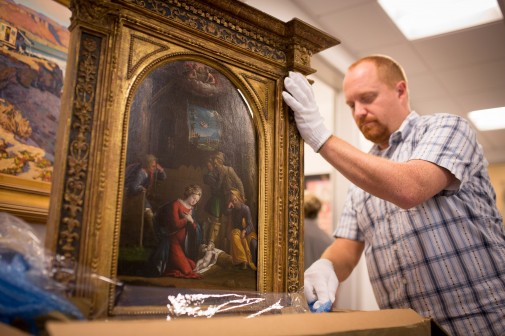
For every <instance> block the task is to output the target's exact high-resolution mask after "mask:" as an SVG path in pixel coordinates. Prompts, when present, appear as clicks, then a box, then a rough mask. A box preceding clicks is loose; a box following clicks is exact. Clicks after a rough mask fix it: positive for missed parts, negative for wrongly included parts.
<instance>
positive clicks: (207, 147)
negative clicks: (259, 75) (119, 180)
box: [117, 60, 258, 306]
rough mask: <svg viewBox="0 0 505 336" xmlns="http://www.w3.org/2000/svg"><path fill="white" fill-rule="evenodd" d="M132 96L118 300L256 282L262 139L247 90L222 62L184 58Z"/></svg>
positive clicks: (132, 301)
mask: <svg viewBox="0 0 505 336" xmlns="http://www.w3.org/2000/svg"><path fill="white" fill-rule="evenodd" d="M132 97H133V98H132V100H131V104H130V111H129V115H128V118H127V119H128V120H127V123H128V139H127V141H126V146H127V148H126V160H125V161H126V163H125V169H124V189H123V190H124V193H123V194H124V197H123V200H122V202H123V203H122V214H121V226H120V230H119V231H120V237H119V256H118V266H117V277H118V280H119V281H121V282H122V283H124V284H125V286H123V287H122V292H121V293H120V294H121V295H119V296H118V297H119V300H118V304H119V305H124V306H128V305H156V304H161V305H165V304H166V302H165V301H166V297H167V296H166V294H167V293H170V290H172V291H174V290H175V291H177V292H181V291H183V292H186V293H199V292H202V291H212V290H217V291H222V290H224V291H255V290H256V289H257V288H256V287H257V285H256V283H257V280H256V279H257V273H256V271H257V254H258V227H257V220H258V219H257V217H258V204H257V199H258V162H257V156H258V153H257V151H258V149H257V148H258V146H257V139H256V137H257V136H256V131H255V127H254V124H253V120H252V113H251V111H250V110H249V107H248V104H247V103H246V102H245V101H244V100H243V96H242V95H241V93H240V92H239V91H238V90H237V88H236V87H235V86H234V85H233V83H232V82H231V81H230V79H228V78H227V77H226V76H225V75H224V74H223V73H222V72H220V71H218V70H217V69H215V68H214V67H211V66H209V65H207V64H204V63H201V62H197V61H194V60H177V61H172V62H169V63H165V64H163V65H160V66H158V67H157V68H155V69H154V70H152V71H151V72H150V73H149V74H148V75H146V76H145V78H144V79H143V80H142V81H141V83H140V84H138V86H137V88H136V91H135V93H134V94H133V96H132ZM160 293H162V294H160Z"/></svg>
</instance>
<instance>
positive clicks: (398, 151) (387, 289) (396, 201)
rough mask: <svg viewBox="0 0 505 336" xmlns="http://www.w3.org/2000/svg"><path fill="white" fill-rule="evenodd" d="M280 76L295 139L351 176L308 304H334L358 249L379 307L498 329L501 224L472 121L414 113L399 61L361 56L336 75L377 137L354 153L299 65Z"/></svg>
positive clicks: (310, 281)
mask: <svg viewBox="0 0 505 336" xmlns="http://www.w3.org/2000/svg"><path fill="white" fill-rule="evenodd" d="M284 84H285V88H286V90H287V91H285V92H283V98H284V100H285V102H286V103H287V104H288V105H289V106H290V107H291V109H292V110H293V111H294V115H295V121H296V124H297V127H298V130H299V131H300V134H301V136H302V137H303V139H304V140H305V141H306V142H307V143H308V144H309V145H310V146H311V147H312V149H313V150H314V151H315V152H319V153H320V154H321V156H322V157H323V158H325V159H326V160H327V161H328V162H329V163H330V164H331V165H332V166H333V167H335V168H336V169H337V170H338V171H339V172H340V173H342V174H343V175H344V176H345V177H346V178H347V179H349V180H350V181H351V182H352V183H353V186H352V187H351V188H350V190H349V193H348V197H347V200H346V203H345V206H344V210H343V213H342V216H341V219H340V222H339V225H338V226H337V228H336V230H335V233H334V236H335V237H336V239H335V241H334V242H333V243H332V245H330V247H328V248H327V249H326V251H325V252H324V253H323V255H322V256H321V259H319V260H317V261H316V262H314V263H313V264H312V265H311V266H310V267H309V268H308V269H307V270H306V271H305V280H304V291H305V295H306V297H307V300H308V301H309V304H310V305H312V309H313V310H316V311H326V310H329V309H330V308H331V304H332V302H333V301H334V300H335V293H336V290H337V287H338V284H339V282H342V281H344V280H345V279H346V278H347V277H348V276H349V275H350V273H351V272H352V270H353V269H354V267H355V266H356V264H357V263H358V261H359V259H360V256H361V254H362V253H363V252H364V253H365V259H366V263H367V267H368V273H369V276H370V281H371V284H372V288H373V291H374V293H375V297H376V299H377V302H378V304H379V307H380V308H382V309H387V308H411V309H413V310H415V311H416V312H417V313H418V314H420V315H422V316H425V317H431V318H433V319H434V320H435V321H436V322H437V323H438V324H439V325H441V326H442V327H443V328H444V329H446V330H447V332H448V333H449V334H451V335H505V228H504V226H503V218H502V216H501V215H500V213H499V211H498V209H497V207H496V195H495V192H494V189H493V187H492V185H491V183H490V180H489V176H488V172H487V161H486V159H485V157H484V153H483V152H482V148H481V146H480V145H479V144H478V143H477V140H476V135H475V132H474V131H473V130H472V128H471V127H470V125H469V123H468V122H467V121H466V120H465V119H463V118H461V117H458V116H455V115H450V114H434V115H429V116H420V115H418V114H417V113H416V112H414V111H412V110H411V109H410V103H409V90H408V82H407V78H406V76H405V73H404V71H403V69H402V67H401V66H400V65H399V64H398V63H397V62H396V61H394V60H393V59H391V58H390V57H387V56H382V55H372V56H368V57H364V58H362V59H360V60H358V61H356V62H355V63H353V64H352V65H351V66H350V67H349V69H348V72H347V74H346V75H345V78H344V81H343V91H344V96H345V101H346V103H347V105H348V106H349V107H350V109H351V113H352V115H353V118H354V120H355V122H356V124H357V126H358V128H359V129H360V131H361V132H362V133H363V135H364V136H365V137H366V138H367V139H368V140H370V141H372V142H373V143H374V146H373V147H372V149H371V150H370V152H369V153H363V152H361V151H360V150H358V149H357V148H355V147H353V146H351V145H350V144H348V143H347V142H345V141H344V140H342V139H340V138H338V137H337V136H334V135H332V134H331V132H330V131H329V130H327V129H326V128H325V126H324V123H323V119H322V117H321V115H320V113H319V111H318V106H317V104H316V101H315V99H314V95H313V92H312V89H311V86H310V84H309V83H308V81H307V80H306V79H305V77H304V76H302V75H301V74H299V73H295V72H291V73H290V74H289V76H288V77H286V78H285V80H284Z"/></svg>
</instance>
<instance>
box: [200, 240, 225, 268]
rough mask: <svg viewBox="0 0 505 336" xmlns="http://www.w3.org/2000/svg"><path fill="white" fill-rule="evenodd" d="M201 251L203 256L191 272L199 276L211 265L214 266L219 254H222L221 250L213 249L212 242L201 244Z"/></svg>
mask: <svg viewBox="0 0 505 336" xmlns="http://www.w3.org/2000/svg"><path fill="white" fill-rule="evenodd" d="M202 250H203V252H204V255H203V257H202V258H200V259H199V260H198V261H197V262H196V266H195V268H194V269H193V272H195V273H200V274H202V273H204V272H206V271H208V270H209V269H210V268H211V267H212V266H213V265H215V264H216V262H217V257H218V255H219V253H220V252H222V251H221V250H219V249H216V248H215V246H214V242H212V241H210V242H209V244H207V245H205V244H203V245H202Z"/></svg>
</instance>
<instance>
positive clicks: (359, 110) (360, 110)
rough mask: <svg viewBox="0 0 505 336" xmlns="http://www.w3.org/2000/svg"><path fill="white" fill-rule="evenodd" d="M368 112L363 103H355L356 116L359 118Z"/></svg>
mask: <svg viewBox="0 0 505 336" xmlns="http://www.w3.org/2000/svg"><path fill="white" fill-rule="evenodd" d="M367 113H368V112H367V110H366V108H365V106H364V105H363V104H359V103H356V104H355V105H354V118H356V119H357V120H359V119H362V118H364V117H365V116H366V115H367Z"/></svg>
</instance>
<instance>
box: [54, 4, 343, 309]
mask: <svg viewBox="0 0 505 336" xmlns="http://www.w3.org/2000/svg"><path fill="white" fill-rule="evenodd" d="M69 7H70V9H71V10H72V24H71V27H70V30H71V47H70V48H69V57H68V61H67V71H66V74H67V75H66V78H65V86H64V92H63V98H62V111H61V119H60V125H59V129H58V139H57V153H58V156H57V157H56V162H55V172H54V181H53V184H52V191H51V195H52V196H51V197H52V199H51V204H50V209H49V223H48V234H47V239H46V241H47V246H48V248H50V249H51V250H52V251H54V252H55V253H56V254H57V255H58V256H59V259H60V264H61V266H62V267H61V268H60V269H58V271H57V272H56V274H55V277H56V278H57V279H58V280H59V281H60V282H62V283H64V284H65V285H66V288H67V289H68V294H69V295H70V296H71V297H72V298H74V299H75V300H77V301H81V302H83V303H85V304H83V306H84V305H85V306H86V307H87V311H86V312H85V313H86V314H87V316H89V317H90V318H98V317H112V316H124V315H139V314H146V315H147V314H163V313H166V309H167V308H166V305H163V304H161V305H158V304H151V303H138V302H137V303H135V302H134V303H128V304H119V303H118V301H117V295H118V284H119V281H122V280H123V278H122V275H123V270H122V267H123V266H124V265H123V258H124V255H125V254H124V251H125V250H124V248H125V246H124V244H123V243H124V242H125V241H126V239H127V238H124V235H125V233H124V231H125V228H126V224H125V216H126V215H125V214H126V213H127V211H129V210H130V209H127V208H128V207H125V206H124V204H125V202H126V201H125V199H126V197H128V192H127V190H128V186H127V185H128V177H127V175H128V169H129V167H130V166H131V165H130V163H131V162H130V161H132V160H131V157H132V155H133V154H132V151H133V148H137V147H139V148H141V144H143V143H149V141H151V142H150V143H149V144H148V145H146V146H150V147H142V148H149V149H150V150H153V148H154V151H156V150H158V153H157V156H158V157H159V162H160V163H163V164H164V165H166V166H167V167H164V168H163V169H164V171H165V173H166V175H168V178H167V180H168V181H169V182H164V183H165V185H166V186H169V187H167V189H163V190H164V191H163V192H164V193H165V194H167V195H169V196H166V197H165V196H163V197H165V198H166V199H165V201H166V200H169V199H172V198H174V199H175V198H177V197H176V196H174V195H176V194H172V192H173V193H175V191H174V190H182V189H181V188H182V185H181V186H179V184H178V183H179V182H178V181H175V180H174V179H173V178H172V180H171V176H177V179H176V180H184V179H187V180H188V181H189V180H191V179H192V180H193V181H197V182H198V183H197V184H200V185H202V187H203V188H202V189H203V194H202V196H201V197H202V202H203V200H204V199H205V200H206V199H207V198H209V194H210V191H209V190H210V189H208V188H207V187H206V186H205V185H204V184H203V183H202V182H201V181H203V180H201V178H203V177H201V176H202V175H203V174H204V172H205V171H206V170H205V168H204V167H203V165H198V164H192V163H194V162H200V161H198V160H200V159H199V155H203V154H202V153H206V152H205V151H206V150H208V148H207V147H209V146H214V147H213V148H214V149H216V148H217V149H218V150H220V151H222V152H224V155H226V158H227V159H225V161H228V163H231V166H234V168H235V170H236V171H237V174H238V175H239V177H240V178H241V179H242V180H243V181H244V189H245V191H244V192H245V193H246V195H243V196H246V197H243V198H244V199H246V201H245V202H246V203H247V205H249V206H250V208H251V210H252V213H253V215H252V217H253V219H254V224H255V226H256V230H257V232H256V233H257V237H256V239H257V251H256V250H254V252H257V256H256V259H255V260H254V264H255V265H253V266H251V267H252V268H255V266H256V268H257V269H256V270H254V272H255V273H254V274H255V281H254V285H253V287H254V288H253V290H254V291H257V292H261V293H265V292H277V293H296V292H297V291H298V290H299V289H300V287H301V286H302V285H303V248H302V244H303V216H302V214H303V207H302V200H303V146H302V144H303V142H302V140H301V138H300V136H299V133H298V131H297V129H296V125H295V123H294V118H293V116H292V112H291V111H289V109H288V107H287V106H286V105H285V104H284V103H283V101H282V97H281V93H282V89H283V79H284V77H285V76H286V75H287V74H288V72H289V71H299V72H301V73H303V74H306V75H307V74H311V73H313V72H315V70H314V69H312V68H311V67H310V60H311V57H312V55H314V54H316V53H318V52H320V51H322V50H324V49H327V48H329V47H332V46H334V45H336V44H338V43H339V41H338V40H336V39H335V38H333V37H331V36H328V35H327V34H325V33H323V32H321V31H319V30H317V29H315V28H313V27H311V26H309V25H307V24H305V23H304V22H302V21H300V20H297V19H293V20H291V21H289V22H287V23H284V22H282V21H279V20H277V19H275V18H272V17H271V16H269V15H266V14H264V13H263V12H260V11H258V10H256V9H254V8H252V7H250V6H248V5H246V4H243V3H241V2H239V1H234V0H219V1H216V0H200V1H197V0H73V1H71V3H70V4H69ZM179 65H180V67H179ZM192 66H195V67H196V68H197V70H199V71H200V70H201V71H207V73H210V74H211V75H212V76H214V77H215V78H217V81H214V79H212V83H211V84H212V85H217V84H216V83H220V85H222V86H223V87H226V88H230V87H234V88H235V89H232V90H231V92H230V93H229V94H228V93H227V94H228V96H226V97H228V98H226V99H231V100H230V102H234V101H236V100H237V99H238V100H240V101H242V103H240V104H238V105H237V104H236V103H233V104H232V106H233V109H230V111H227V112H226V113H223V114H222V115H223V116H224V121H223V120H221V121H220V123H219V124H218V125H217V126H215V127H216V129H217V128H219V127H222V128H226V127H229V125H234V127H233V129H228V130H226V129H225V130H224V131H222V130H221V129H219V131H222V133H223V134H224V133H226V132H227V131H228V132H229V133H230V134H235V135H236V136H235V139H237V142H236V143H235V141H233V144H232V143H229V142H230V141H228V142H226V141H225V140H223V139H225V135H223V137H222V138H221V140H216V141H213V142H212V141H208V142H206V143H205V144H199V145H198V146H200V145H201V146H200V147H197V141H198V139H199V137H200V134H197V135H195V134H196V133H197V130H195V128H194V127H193V126H192V128H191V127H190V130H189V131H188V130H185V131H184V132H189V133H188V134H189V136H190V138H191V139H192V140H191V141H196V142H194V143H192V142H191V141H188V140H187V136H185V135H184V136H182V135H181V134H182V133H180V132H182V131H180V129H183V128H185V127H186V126H185V125H186V124H187V122H186V120H189V119H187V118H186V117H184V118H186V119H184V118H183V120H182V121H181V120H179V119H177V118H179V117H177V118H176V117H174V116H172V115H168V116H167V115H166V114H173V113H183V115H185V114H184V113H186V111H190V109H197V110H191V111H193V112H192V113H196V112H198V113H201V115H207V114H208V115H212V114H213V113H214V114H217V113H218V112H220V111H221V110H217V111H218V112H216V111H214V109H216V106H217V107H219V108H221V109H226V108H225V107H223V106H226V104H224V103H223V102H222V101H220V99H221V100H222V99H224V98H222V97H221V98H215V99H212V98H209V97H211V96H210V95H211V93H209V92H207V91H205V92H204V93H206V94H207V96H205V97H204V98H202V95H200V96H199V95H197V94H195V95H194V96H192V97H193V98H191V99H193V100H192V101H191V99H189V98H184V99H182V98H181V94H180V92H182V91H180V90H182V89H183V86H184V85H183V83H182V82H181V83H180V85H178V83H179V82H178V81H177V80H176V79H175V78H176V76H179V75H180V73H181V71H193V70H191V69H190V70H188V69H189V68H190V67H192ZM180 69H182V70H180ZM163 71H166V72H165V73H166V74H165V76H166V77H161V78H164V79H163V80H162V83H161V84H160V83H159V82H160V81H159V80H154V79H152V77H153V76H154V75H157V74H159V73H163ZM209 71H210V72H209ZM200 75H201V74H200ZM188 76H189V75H188ZM209 76H210V75H209ZM177 78H178V77H177ZM151 80H152V82H153V83H154V84H152V85H151V84H150V83H151V82H150V81H151ZM226 83H229V84H226ZM147 84H149V85H151V86H149V85H147ZM225 84H226V85H228V86H225ZM156 85H165V86H163V90H165V91H163V90H162V89H160V90H159V92H157V93H156V94H155V93H153V94H152V96H149V97H147V98H146V96H145V94H144V93H143V92H144V91H143V90H144V89H145V88H147V89H146V90H147V91H145V92H150V91H149V88H152V87H156ZM160 87H161V86H160ZM211 88H212V89H214V87H207V88H202V90H204V89H208V90H210V89H211ZM152 90H153V91H154V89H152ZM170 90H172V91H170ZM223 90H224V89H223ZM223 90H221V91H223ZM224 91H226V90H224ZM228 91H230V90H228ZM228 91H226V92H228ZM184 92H185V91H184ZM195 92H196V91H195ZM237 92H238V93H239V94H240V95H239V94H237ZM197 93H199V92H197ZM200 93H201V92H200ZM142 95H144V96H142ZM172 96H173V99H172V98H167V97H172ZM216 97H217V96H216ZM230 97H231V98H230ZM233 97H235V98H233ZM236 97H239V98H236ZM240 97H242V98H240ZM166 99H172V100H168V101H169V102H170V103H169V104H166V102H167V100H166ZM234 99H235V100H234ZM241 99H242V100H241ZM160 102H161V103H160ZM163 102H165V103H163ZM194 102H197V103H198V104H200V106H199V107H198V106H197V107H194ZM142 104H144V105H142ZM156 104H159V106H162V108H159V111H162V112H156V113H158V114H156V117H155V115H154V114H153V115H151V116H149V118H156V120H155V121H154V122H153V121H149V122H150V124H149V125H151V126H149V127H151V130H152V129H154V128H152V127H154V126H156V127H158V125H156V122H159V123H165V124H164V126H163V127H162V128H163V129H162V130H161V131H160V132H162V133H160V134H162V135H163V136H161V135H157V134H158V133H156V132H157V131H156V132H154V133H155V134H150V135H145V136H141V137H140V138H138V135H137V133H135V132H134V127H137V126H132V125H136V124H135V123H134V121H135V120H137V119H136V118H138V117H137V115H136V114H135V113H137V112H138V111H140V112H138V113H143V112H142V111H143V109H144V108H145V106H150V107H149V108H152V109H154V107H152V106H155V105H156ZM163 104H164V105H163ZM220 104H221V105H220ZM223 104H224V105H223ZM181 106H182V107H181ZM153 111H154V110H153ZM156 111H158V110H156ZM163 111H165V112H163ZM194 111H196V112H194ZM240 111H246V112H244V113H242V116H241V117H240V118H244V116H245V117H246V119H240V120H246V122H239V123H238V124H237V123H236V124H233V123H232V122H230V121H229V120H228V119H230V118H231V117H233V118H232V119H234V118H238V115H237V116H234V113H237V114H238V113H241V112H240ZM153 113H154V112H153ZM163 113H164V114H163ZM188 113H189V112H188ZM139 118H140V117H139ZM174 118H175V119H174ZM188 118H189V117H188ZM192 118H194V115H193V114H192ZM139 120H140V119H139ZM142 120H143V119H142ZM149 120H151V119H149ZM234 120H235V119H234ZM237 120H238V119H237ZM174 123H175V124H177V125H179V126H177V127H176V126H173V125H174ZM153 125H154V126H153ZM180 125H183V126H184V127H182V128H181V127H180ZM227 125H228V126H227ZM246 125H251V127H250V128H251V129H252V130H253V131H252V133H251V134H252V136H249V137H250V138H251V143H254V146H255V148H253V150H250V151H249V150H248V149H247V148H246V150H244V149H240V150H238V149H239V148H240V146H241V145H240V143H241V142H240V141H243V139H241V138H242V134H246V133H247V132H246V131H247V130H245V129H244V131H242V130H241V129H240V127H246ZM197 126H198V125H197ZM200 126H201V127H205V128H207V127H209V125H207V124H206V123H202V125H200ZM165 128H166V129H172V128H173V129H174V131H167V130H165ZM157 129H158V128H156V130H157ZM163 132H168V133H166V134H169V135H168V136H166V134H165V133H163ZM170 132H172V133H170ZM201 132H202V133H201V134H203V132H204V131H203V130H202V131H201ZM233 132H235V133H233ZM244 132H245V133H244ZM184 134H186V133H184ZM220 134H221V133H220ZM144 137H149V139H147V140H146V139H145V138H144ZM244 137H245V138H246V137H247V136H245V135H244ZM239 138H240V141H239ZM153 139H155V140H153ZM180 139H186V143H184V144H182V145H181V143H182V142H181V141H182V140H180ZM148 140H149V141H148ZM153 141H157V142H156V143H158V142H159V143H162V145H161V147H160V146H158V145H155V144H153ZM219 141H221V142H219ZM216 143H217V145H216ZM181 146H182V147H183V148H200V149H198V150H197V149H195V150H194V151H193V150H190V151H189V153H190V155H188V156H186V154H187V153H188V151H186V152H184V153H183V154H180V153H181V152H177V150H181V149H178V148H179V147H181ZM191 146H193V147H191ZM195 146H196V147H195ZM205 146H207V147H205ZM216 146H217V147H216ZM234 146H235V147H236V148H237V151H235V152H234V151H233V148H234ZM202 148H203V149H202ZM223 148H224V149H223ZM244 152H248V153H249V154H247V153H244ZM168 153H179V155H177V157H178V158H177V159H176V158H174V156H173V155H169V154H168ZM251 153H252V154H251ZM179 157H180V158H179ZM164 158H165V159H164ZM164 160H165V161H164ZM177 160H182V161H181V162H183V161H184V160H185V161H184V164H182V163H181V164H176V163H175V162H179V161H177ZM244 160H246V161H247V160H249V161H247V163H249V162H253V163H254V165H255V166H254V167H252V168H251V167H250V166H247V163H246V162H245V161H244ZM168 166H170V167H168ZM246 169H251V170H250V172H251V173H250V174H249V173H245V172H246V171H247V170H246ZM248 179H249V180H251V181H249V180H248ZM170 180H171V181H170ZM178 192H179V191H178ZM165 194H164V195H165ZM142 209H143V208H142ZM160 209H161V207H160ZM195 209H196V210H198V211H199V212H200V215H201V214H202V213H203V212H204V211H203V210H204V207H203V204H202V205H201V206H199V207H198V208H195ZM195 216H196V215H195ZM135 218H136V217H135ZM139 220H140V221H142V223H144V222H143V221H144V220H145V219H144V217H143V216H142V219H139ZM158 220H159V219H158ZM223 221H224V220H223ZM202 222H205V220H202ZM142 225H144V224H142ZM202 227H203V226H202ZM142 229H143V230H144V226H142ZM146 230H147V229H146ZM188 230H189V229H188ZM142 232H144V231H142ZM210 234H211V235H212V233H210ZM203 236H204V238H205V233H204V234H203ZM142 239H143V238H142V236H141V238H140V243H139V246H140V247H142V246H143V244H146V243H145V240H144V241H143V240H142ZM223 246H224V245H223ZM223 248H224V247H223ZM251 250H253V248H251ZM141 276H144V275H143V274H141ZM147 277H148V275H147V274H146V275H145V278H147ZM103 279H109V280H108V281H104V280H103ZM181 281H182V280H181ZM240 289H241V288H240V286H238V287H236V288H235V290H240ZM247 289H248V290H249V289H251V288H247Z"/></svg>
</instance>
